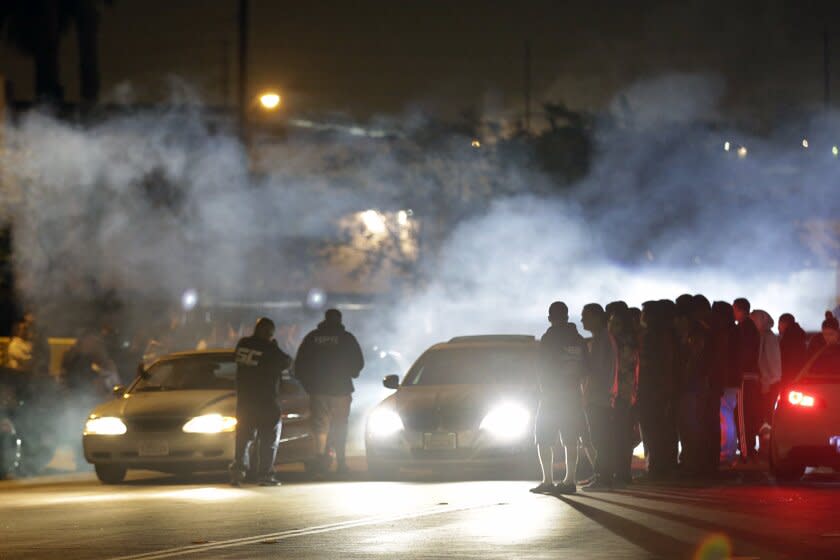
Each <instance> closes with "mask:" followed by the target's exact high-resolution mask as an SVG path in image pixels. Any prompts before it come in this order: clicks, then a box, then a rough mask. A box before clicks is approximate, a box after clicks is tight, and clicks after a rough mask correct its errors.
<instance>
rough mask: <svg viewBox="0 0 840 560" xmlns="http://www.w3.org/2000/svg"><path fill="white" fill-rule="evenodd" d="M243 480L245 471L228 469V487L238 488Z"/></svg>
mask: <svg viewBox="0 0 840 560" xmlns="http://www.w3.org/2000/svg"><path fill="white" fill-rule="evenodd" d="M244 480H245V471H242V470H238V469H230V485H231V486H233V487H234V488H240V487H241V486H242V482H243V481H244Z"/></svg>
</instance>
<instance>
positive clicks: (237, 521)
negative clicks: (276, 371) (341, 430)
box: [0, 473, 840, 560]
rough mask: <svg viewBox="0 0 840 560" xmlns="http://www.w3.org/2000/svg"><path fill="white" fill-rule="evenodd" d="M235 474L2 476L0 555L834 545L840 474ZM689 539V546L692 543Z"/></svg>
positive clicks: (690, 551) (776, 554)
mask: <svg viewBox="0 0 840 560" xmlns="http://www.w3.org/2000/svg"><path fill="white" fill-rule="evenodd" d="M284 476H285V478H286V480H287V482H286V483H285V484H284V485H283V486H281V487H277V488H260V487H255V486H245V487H243V488H241V489H236V488H231V487H229V486H227V484H225V478H224V477H220V476H209V475H208V476H203V477H200V478H198V479H191V480H183V479H177V478H172V477H166V476H158V475H149V474H143V473H140V474H138V475H133V476H132V477H131V478H130V479H129V481H128V482H127V483H125V484H123V485H119V486H103V485H100V484H99V483H98V482H96V481H95V480H93V477H92V475H82V476H81V477H79V476H76V477H75V478H71V479H69V480H68V479H61V480H60V481H57V482H56V481H53V482H50V481H48V480H42V481H40V482H39V481H35V482H34V483H33V482H32V481H29V482H23V483H21V482H11V483H0V558H2V559H3V560H7V559H8V560H11V559H18V558H20V559H24V558H25V559H37V558H59V559H68V560H69V559H74V560H75V559H88V558H90V559H93V558H102V559H113V558H121V559H124V560H129V559H138V560H139V559H145V560H152V559H158V558H182V557H186V558H195V559H196V560H199V559H210V558H236V559H240V558H295V559H308V558H324V559H327V558H329V559H333V558H396V557H403V558H481V559H482V560H491V559H496V558H498V559H509V558H551V559H556V558H599V559H600V558H609V559H623V558H627V559H637V558H644V559H652V558H661V559H669V560H670V559H677V558H687V559H693V558H698V559H703V560H710V559H713V558H727V557H732V558H761V559H771V558H808V559H814V558H826V559H827V558H838V557H840V552H838V551H840V513H839V512H840V484H838V483H837V482H836V481H834V482H831V481H828V482H827V481H819V480H816V481H810V482H807V483H803V484H799V485H796V486H789V487H776V486H774V485H772V484H769V483H767V482H753V483H749V484H743V483H735V482H733V481H729V482H724V483H717V484H714V485H703V486H693V487H689V486H686V485H681V486H677V485H667V486H665V485H663V486H652V485H641V484H639V485H634V486H631V487H629V488H627V489H625V490H622V491H616V492H610V493H598V494H584V493H578V494H577V495H575V496H569V497H563V498H556V497H550V496H537V495H532V494H530V493H528V488H529V487H530V486H531V485H532V484H531V483H529V482H526V481H511V480H506V481H492V480H470V481H463V480H462V481H452V480H450V481H441V480H434V479H430V478H424V477H419V478H415V479H414V480H412V481H410V482H372V481H365V480H364V477H363V476H362V475H359V476H357V477H355V479H354V480H349V481H326V482H319V483H312V482H307V481H305V480H304V479H303V478H302V475H300V474H296V473H286V474H285V475H284ZM698 554H699V555H698Z"/></svg>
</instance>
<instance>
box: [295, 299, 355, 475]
mask: <svg viewBox="0 0 840 560" xmlns="http://www.w3.org/2000/svg"><path fill="white" fill-rule="evenodd" d="M364 365H365V361H364V357H363V356H362V350H361V348H360V347H359V343H358V341H357V340H356V337H355V336H353V335H352V334H351V333H350V332H348V331H347V330H346V329H345V328H344V325H343V324H342V322H341V312H340V311H339V310H338V309H328V310H327V312H326V313H325V315H324V321H322V322H321V323H320V324H319V325H318V328H317V329H315V330H314V331H312V332H310V333H309V334H307V335H306V337H305V338H304V339H303V342H301V344H300V348H298V353H297V357H296V358H295V376H296V377H297V378H298V379H299V380H300V382H301V384H302V385H303V388H304V389H306V392H307V393H309V403H310V413H311V415H312V428H313V432H314V433H315V441H316V445H317V453H318V455H319V457H320V459H319V468H320V469H321V470H324V471H326V470H329V466H330V462H331V460H330V457H329V449H327V441H328V440H329V441H330V442H332V443H333V445H334V448H335V457H336V463H337V469H336V470H337V472H339V473H346V472H347V461H346V459H345V457H346V455H345V447H346V445H347V422H348V419H349V417H350V403H351V401H352V394H353V379H356V378H358V377H359V374H360V373H361V371H362V368H363V367H364Z"/></svg>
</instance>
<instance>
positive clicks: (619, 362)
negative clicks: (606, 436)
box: [608, 310, 639, 486]
mask: <svg viewBox="0 0 840 560" xmlns="http://www.w3.org/2000/svg"><path fill="white" fill-rule="evenodd" d="M608 329H609V332H610V334H611V335H612V337H613V339H614V340H615V346H616V366H615V377H614V378H613V386H612V390H611V391H610V396H611V397H612V402H611V404H612V409H613V429H612V433H613V438H614V439H613V450H614V453H615V473H614V475H613V485H619V486H623V485H625V484H629V483H630V482H632V470H631V466H632V462H633V439H634V434H633V428H634V426H635V406H636V400H637V398H638V390H639V339H638V337H637V334H636V330H635V328H634V326H633V318H632V316H631V314H630V312H629V311H628V310H618V311H616V312H615V314H613V316H612V317H610V322H609V324H608Z"/></svg>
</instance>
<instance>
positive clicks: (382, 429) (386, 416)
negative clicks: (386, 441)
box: [368, 408, 404, 438]
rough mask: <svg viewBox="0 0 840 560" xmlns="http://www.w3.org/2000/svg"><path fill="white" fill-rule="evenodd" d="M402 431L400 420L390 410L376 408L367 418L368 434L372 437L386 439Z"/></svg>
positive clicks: (394, 412) (397, 415)
mask: <svg viewBox="0 0 840 560" xmlns="http://www.w3.org/2000/svg"><path fill="white" fill-rule="evenodd" d="M403 429H404V426H403V421H402V418H400V415H399V414H397V413H396V411H394V410H392V409H390V408H377V409H376V410H374V411H373V412H371V413H370V416H369V417H368V433H369V434H370V435H371V436H374V437H380V438H382V437H388V436H392V435H394V434H396V433H397V432H399V431H402V430H403Z"/></svg>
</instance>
